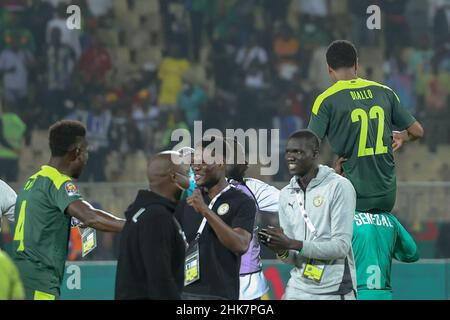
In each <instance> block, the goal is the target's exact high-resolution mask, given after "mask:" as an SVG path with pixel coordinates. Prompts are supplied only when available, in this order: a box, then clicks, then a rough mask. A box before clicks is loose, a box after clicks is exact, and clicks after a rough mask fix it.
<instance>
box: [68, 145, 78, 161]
mask: <svg viewBox="0 0 450 320" xmlns="http://www.w3.org/2000/svg"><path fill="white" fill-rule="evenodd" d="M80 153H81V150H80V148H74V149H72V150H70V151H69V152H68V153H67V156H68V158H69V160H70V161H75V159H76V158H78V156H79V155H80Z"/></svg>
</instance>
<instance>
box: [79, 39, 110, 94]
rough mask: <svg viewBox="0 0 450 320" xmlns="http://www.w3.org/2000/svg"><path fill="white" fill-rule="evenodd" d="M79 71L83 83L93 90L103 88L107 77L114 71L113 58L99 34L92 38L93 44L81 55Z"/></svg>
mask: <svg viewBox="0 0 450 320" xmlns="http://www.w3.org/2000/svg"><path fill="white" fill-rule="evenodd" d="M78 69H79V70H80V72H81V76H82V79H83V83H84V85H85V86H90V87H91V88H103V86H104V85H105V82H106V75H107V74H108V72H109V71H110V70H111V69H112V62H111V57H110V55H109V53H108V50H107V49H106V47H105V46H104V45H103V43H102V40H101V39H100V37H99V36H98V34H97V33H94V34H93V35H92V37H91V43H90V46H89V48H87V49H86V50H85V51H84V52H83V54H82V55H81V58H80V62H79V65H78Z"/></svg>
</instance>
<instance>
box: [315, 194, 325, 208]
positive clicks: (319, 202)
mask: <svg viewBox="0 0 450 320" xmlns="http://www.w3.org/2000/svg"><path fill="white" fill-rule="evenodd" d="M323 201H324V199H323V197H322V196H315V197H314V200H313V204H314V206H315V207H320V206H321V205H322V203H323Z"/></svg>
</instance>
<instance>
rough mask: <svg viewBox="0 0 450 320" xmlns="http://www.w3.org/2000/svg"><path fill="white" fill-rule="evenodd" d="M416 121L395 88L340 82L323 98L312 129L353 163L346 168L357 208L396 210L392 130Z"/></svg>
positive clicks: (357, 81) (318, 102)
mask: <svg viewBox="0 0 450 320" xmlns="http://www.w3.org/2000/svg"><path fill="white" fill-rule="evenodd" d="M415 121H416V120H415V119H414V117H413V116H412V115H411V114H410V113H409V112H408V111H407V110H406V109H405V108H404V107H403V106H402V105H401V103H400V100H399V98H398V96H397V95H396V94H395V93H394V92H393V91H392V90H391V89H390V88H388V87H386V86H383V85H381V84H379V83H376V82H373V81H368V80H364V79H360V78H358V79H354V80H348V81H338V82H336V83H335V84H334V85H333V86H331V87H330V88H329V89H327V90H326V91H325V92H324V93H322V94H321V95H319V96H318V97H317V99H316V101H315V103H314V106H313V109H312V113H311V119H310V122H309V126H308V128H309V129H310V130H312V131H313V132H314V133H316V134H317V135H318V136H319V138H321V139H322V138H324V137H327V138H328V141H329V143H330V145H331V148H332V150H333V152H334V153H335V154H337V155H338V156H340V157H345V158H347V159H348V161H347V162H345V163H344V165H343V167H344V172H345V175H346V177H347V178H348V179H349V180H350V181H351V182H352V184H353V186H354V187H355V190H356V194H357V201H356V209H357V210H359V211H373V210H379V211H391V210H392V208H393V206H394V203H395V194H396V176H395V164H394V156H393V151H392V131H393V130H394V129H397V130H404V129H407V128H409V127H410V126H411V125H412V124H413V123H414V122H415Z"/></svg>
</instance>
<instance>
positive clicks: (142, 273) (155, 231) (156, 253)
mask: <svg viewBox="0 0 450 320" xmlns="http://www.w3.org/2000/svg"><path fill="white" fill-rule="evenodd" d="M180 159H181V158H180V155H179V154H178V153H177V152H173V151H166V152H162V153H159V154H157V155H156V156H155V157H154V158H152V159H151V160H150V163H149V166H148V180H149V184H150V190H140V191H139V192H138V195H137V197H136V200H135V201H134V202H133V203H132V204H131V205H130V206H129V207H128V209H127V211H126V212H125V216H126V219H127V222H126V223H125V227H124V229H123V231H122V234H121V240H120V253H119V259H118V263H117V276H116V289H115V298H116V299H117V300H143V299H158V300H179V299H180V295H181V291H182V289H183V279H184V276H183V270H184V257H185V250H186V248H187V243H186V240H185V237H184V233H183V231H182V230H181V227H180V224H179V223H178V222H177V220H176V219H175V217H174V215H173V213H174V211H175V207H176V203H177V201H178V200H179V199H180V196H181V193H182V191H183V190H184V189H187V188H189V173H188V172H189V165H187V164H178V165H177V164H176V163H181V162H182V161H181V160H180ZM178 160H180V161H178Z"/></svg>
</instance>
